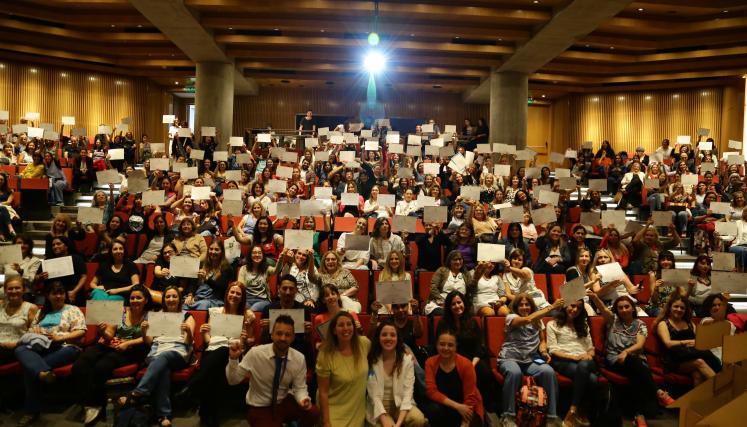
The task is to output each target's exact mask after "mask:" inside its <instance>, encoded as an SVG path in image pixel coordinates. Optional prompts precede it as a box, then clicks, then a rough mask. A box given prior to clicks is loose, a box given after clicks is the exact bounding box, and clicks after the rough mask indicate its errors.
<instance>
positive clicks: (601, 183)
mask: <svg viewBox="0 0 747 427" xmlns="http://www.w3.org/2000/svg"><path fill="white" fill-rule="evenodd" d="M589 190H593V191H602V192H604V191H607V180H606V179H590V180H589Z"/></svg>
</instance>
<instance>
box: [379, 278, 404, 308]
mask: <svg viewBox="0 0 747 427" xmlns="http://www.w3.org/2000/svg"><path fill="white" fill-rule="evenodd" d="M411 299H412V284H411V283H410V281H409V280H400V281H396V282H389V281H382V282H378V283H376V301H378V302H380V303H382V304H407V303H408V302H410V300H411Z"/></svg>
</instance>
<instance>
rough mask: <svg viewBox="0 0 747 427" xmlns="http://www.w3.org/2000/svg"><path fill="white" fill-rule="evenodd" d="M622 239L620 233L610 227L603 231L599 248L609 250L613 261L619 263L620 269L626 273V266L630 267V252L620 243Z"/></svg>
mask: <svg viewBox="0 0 747 427" xmlns="http://www.w3.org/2000/svg"><path fill="white" fill-rule="evenodd" d="M622 239H623V238H622V237H621V236H620V232H619V231H617V229H616V228H614V226H610V228H608V229H606V230H604V237H603V238H602V242H601V243H600V244H599V248H600V249H609V250H610V252H611V253H612V256H613V257H614V258H615V261H616V262H619V263H620V267H622V269H623V270H625V271H627V268H628V265H630V251H629V250H628V247H627V246H625V244H624V243H623V242H622Z"/></svg>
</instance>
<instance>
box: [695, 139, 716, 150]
mask: <svg viewBox="0 0 747 427" xmlns="http://www.w3.org/2000/svg"><path fill="white" fill-rule="evenodd" d="M698 149H699V150H702V151H711V150H713V142H711V141H700V142H699V143H698Z"/></svg>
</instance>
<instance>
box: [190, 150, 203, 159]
mask: <svg viewBox="0 0 747 427" xmlns="http://www.w3.org/2000/svg"><path fill="white" fill-rule="evenodd" d="M189 158H190V159H192V160H203V159H205V152H204V151H203V150H194V149H193V150H192V151H190V152H189Z"/></svg>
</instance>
